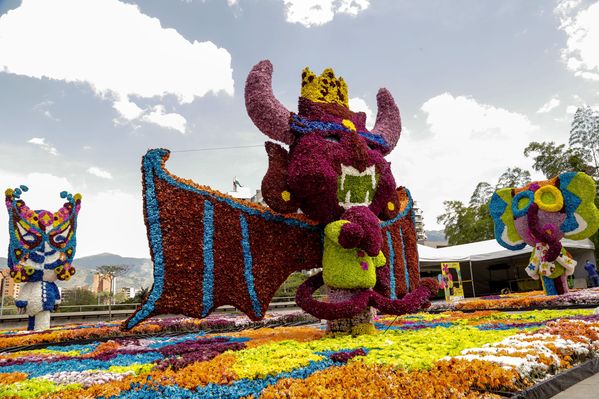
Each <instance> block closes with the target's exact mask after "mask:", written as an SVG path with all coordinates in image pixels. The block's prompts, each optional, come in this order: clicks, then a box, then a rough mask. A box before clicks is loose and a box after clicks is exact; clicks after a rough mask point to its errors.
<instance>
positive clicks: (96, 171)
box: [87, 166, 112, 179]
mask: <svg viewBox="0 0 599 399" xmlns="http://www.w3.org/2000/svg"><path fill="white" fill-rule="evenodd" d="M87 173H89V174H92V175H94V176H97V177H99V178H102V179H112V174H111V173H110V172H109V171H107V170H104V169H100V168H98V167H97V166H91V167H89V168H87Z"/></svg>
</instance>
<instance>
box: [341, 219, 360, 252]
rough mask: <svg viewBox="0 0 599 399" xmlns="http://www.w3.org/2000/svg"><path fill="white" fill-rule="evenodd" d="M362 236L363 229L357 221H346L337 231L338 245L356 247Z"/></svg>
mask: <svg viewBox="0 0 599 399" xmlns="http://www.w3.org/2000/svg"><path fill="white" fill-rule="evenodd" d="M363 237H364V230H363V229H362V226H360V225H359V224H357V223H351V222H350V223H346V224H344V225H343V226H342V227H341V231H340V232H339V245H341V246H342V247H343V248H356V247H357V246H358V245H359V244H360V242H361V241H362V238H363Z"/></svg>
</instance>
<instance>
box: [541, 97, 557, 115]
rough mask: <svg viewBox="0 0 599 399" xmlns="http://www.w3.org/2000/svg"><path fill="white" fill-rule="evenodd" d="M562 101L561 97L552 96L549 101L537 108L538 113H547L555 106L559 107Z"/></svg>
mask: <svg viewBox="0 0 599 399" xmlns="http://www.w3.org/2000/svg"><path fill="white" fill-rule="evenodd" d="M559 104H560V101H559V98H557V96H556V97H553V98H551V100H549V101H547V102H546V103H545V104H543V105H542V106H541V108H539V109H538V110H537V114H546V113H548V112H550V111H552V110H554V109H555V108H557V107H559Z"/></svg>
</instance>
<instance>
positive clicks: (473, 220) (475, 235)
mask: <svg viewBox="0 0 599 399" xmlns="http://www.w3.org/2000/svg"><path fill="white" fill-rule="evenodd" d="M529 182H530V172H529V171H527V170H524V169H521V168H519V167H514V168H508V169H507V170H506V171H505V172H503V173H502V174H501V176H500V177H499V179H498V181H497V184H496V185H495V187H493V186H492V185H490V184H489V183H487V182H480V183H478V184H477V185H476V188H475V189H474V192H473V193H472V195H471V196H470V202H469V203H468V206H465V205H464V204H463V203H462V202H461V201H445V202H443V205H444V206H445V213H443V214H442V215H440V216H439V217H438V218H437V223H439V224H442V225H444V226H445V237H447V243H448V244H449V245H459V244H468V243H471V242H476V241H483V240H490V239H492V238H493V237H494V236H495V233H494V227H493V219H492V218H491V214H490V212H489V201H490V200H491V197H492V196H493V193H494V192H495V190H496V189H498V188H504V187H519V186H523V185H525V184H527V183H529Z"/></svg>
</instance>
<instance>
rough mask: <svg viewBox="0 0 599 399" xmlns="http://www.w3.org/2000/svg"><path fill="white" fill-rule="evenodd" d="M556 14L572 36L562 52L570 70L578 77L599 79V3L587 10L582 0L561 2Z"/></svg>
mask: <svg viewBox="0 0 599 399" xmlns="http://www.w3.org/2000/svg"><path fill="white" fill-rule="evenodd" d="M555 14H556V15H557V16H558V17H559V19H560V22H561V24H560V29H562V30H563V31H564V32H566V34H567V36H568V39H567V41H566V48H564V49H563V50H562V58H563V60H564V61H565V62H566V65H567V67H568V69H570V70H572V71H573V72H574V73H575V75H576V76H580V77H582V78H585V79H590V80H599V51H597V49H598V48H599V22H598V21H599V2H595V3H594V4H591V5H590V6H588V7H586V8H584V7H582V2H581V1H579V0H565V1H561V2H560V3H559V4H558V5H557V7H556V8H555Z"/></svg>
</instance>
